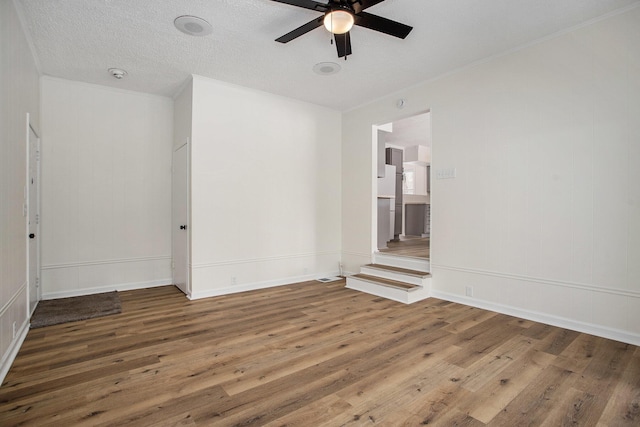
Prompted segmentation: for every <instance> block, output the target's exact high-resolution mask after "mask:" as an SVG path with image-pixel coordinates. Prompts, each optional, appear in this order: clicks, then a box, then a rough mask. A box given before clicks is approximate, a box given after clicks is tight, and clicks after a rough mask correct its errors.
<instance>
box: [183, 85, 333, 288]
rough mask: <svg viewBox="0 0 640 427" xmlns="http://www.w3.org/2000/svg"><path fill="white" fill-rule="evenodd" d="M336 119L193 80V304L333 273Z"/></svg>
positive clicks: (262, 95)
mask: <svg viewBox="0 0 640 427" xmlns="http://www.w3.org/2000/svg"><path fill="white" fill-rule="evenodd" d="M340 132H341V118H340V113H339V112H337V111H332V110H328V109H326V108H322V107H318V106H315V105H311V104H307V103H303V102H299V101H294V100H291V99H287V98H283V97H279V96H275V95H271V94H268V93H265V92H259V91H255V90H251V89H247V88H242V87H238V86H234V85H230V84H224V83H221V82H218V81H215V80H210V79H207V78H204V77H200V76H194V78H193V128H192V137H193V140H192V147H191V156H192V158H191V224H190V228H191V262H192V276H191V285H192V297H193V298H201V297H206V296H213V295H219V294H224V293H231V292H240V291H245V290H250V289H256V288H261V287H266V286H274V285H281V284H286V283H293V282H298V281H302V280H309V279H313V278H318V277H323V276H325V275H329V274H337V272H338V269H339V267H338V264H339V262H340V243H341V242H340V228H341V226H340V221H341V220H340V212H341V195H340V168H341V159H340Z"/></svg>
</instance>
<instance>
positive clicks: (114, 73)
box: [109, 68, 127, 80]
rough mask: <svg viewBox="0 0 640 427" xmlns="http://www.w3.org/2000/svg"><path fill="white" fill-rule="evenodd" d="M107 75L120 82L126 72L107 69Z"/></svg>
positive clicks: (118, 69) (117, 69)
mask: <svg viewBox="0 0 640 427" xmlns="http://www.w3.org/2000/svg"><path fill="white" fill-rule="evenodd" d="M109 74H111V75H112V76H113V77H115V78H116V79H118V80H122V79H123V78H124V76H126V75H127V72H126V71H125V70H121V69H120V68H109Z"/></svg>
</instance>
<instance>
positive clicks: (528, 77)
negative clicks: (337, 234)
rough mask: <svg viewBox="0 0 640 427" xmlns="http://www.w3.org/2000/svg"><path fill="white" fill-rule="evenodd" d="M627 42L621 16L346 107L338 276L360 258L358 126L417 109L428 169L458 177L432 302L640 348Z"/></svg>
mask: <svg viewBox="0 0 640 427" xmlns="http://www.w3.org/2000/svg"><path fill="white" fill-rule="evenodd" d="M639 46H640V8H635V9H632V10H629V11H627V12H625V13H623V14H619V15H616V16H613V17H609V18H608V19H605V20H602V21H599V22H595V23H592V24H591V25H589V26H585V27H582V28H577V29H574V30H573V31H569V32H567V33H564V34H562V35H558V36H557V37H555V38H551V39H547V40H545V41H542V42H540V43H538V44H535V45H532V46H529V47H526V48H524V49H522V50H519V51H517V52H513V53H511V54H509V55H505V56H502V57H499V58H494V59H492V60H490V61H488V62H484V63H481V64H478V65H476V66H473V67H470V68H467V69H464V70H461V71H459V72H457V73H455V74H452V75H450V76H447V77H444V78H442V79H439V80H437V81H433V82H428V83H425V84H423V85H420V86H417V87H414V88H411V89H407V90H406V91H403V92H399V93H397V94H395V95H393V96H389V97H387V98H385V99H381V100H379V101H377V102H375V103H372V104H370V105H367V106H363V107H361V108H358V109H356V110H353V111H350V112H348V113H346V114H345V115H344V117H343V151H342V153H343V207H344V212H343V242H344V243H343V257H344V262H345V267H346V268H347V269H348V270H349V271H357V269H358V267H359V265H360V264H362V263H364V262H367V261H368V258H370V254H369V253H368V252H369V251H368V248H370V247H371V244H370V240H371V236H370V233H369V230H370V221H371V202H372V201H371V200H370V199H368V198H367V194H370V191H371V190H370V189H371V186H372V176H373V175H372V173H371V154H372V147H371V126H372V124H376V123H386V122H389V121H393V120H397V119H399V118H403V117H407V116H410V115H413V114H416V113H419V112H421V111H424V110H426V109H431V113H432V123H433V147H432V155H433V158H432V168H434V171H437V170H438V169H445V168H452V167H455V168H456V169H457V178H455V179H446V180H434V181H433V182H432V199H431V200H432V227H433V228H432V240H431V245H432V246H431V265H432V272H433V287H434V290H435V295H436V296H439V297H442V298H446V299H450V300H455V301H461V302H465V303H468V304H471V305H477V306H482V307H487V308H490V309H494V310H497V311H502V312H507V313H513V314H516V315H520V316H523V317H528V318H533V319H536V320H541V321H545V322H548V323H553V324H558V325H563V326H568V327H570V328H573V329H578V330H583V331H588V332H592V333H596V334H599V335H603V336H608V337H613V338H617V339H620V340H624V341H627V342H632V343H635V344H640V168H639V167H638V165H640V120H638V117H640V48H639ZM398 98H405V99H406V100H407V105H408V107H407V108H405V109H404V110H397V109H396V108H394V105H395V100H396V99H398ZM434 175H435V174H434ZM466 286H471V287H473V292H474V296H473V298H466V297H465V296H464V295H465V287H466Z"/></svg>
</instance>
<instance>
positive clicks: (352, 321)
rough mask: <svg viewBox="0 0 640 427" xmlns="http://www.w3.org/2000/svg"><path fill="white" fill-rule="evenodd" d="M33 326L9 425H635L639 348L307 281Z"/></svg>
mask: <svg viewBox="0 0 640 427" xmlns="http://www.w3.org/2000/svg"><path fill="white" fill-rule="evenodd" d="M121 298H122V305H123V313H122V314H119V315H114V316H109V317H104V318H100V319H92V320H87V321H82V322H75V323H69V324H66V325H57V326H50V327H46V328H41V329H35V330H31V331H30V332H29V335H28V336H27V339H26V341H25V343H24V345H23V347H22V349H21V350H20V353H19V355H18V357H17V359H16V361H15V363H14V365H13V367H12V368H11V371H10V372H9V374H8V376H7V377H6V380H5V383H4V384H2V387H1V388H0V425H2V426H17V425H34V426H45V425H56V426H76V425H87V426H103V425H104V426H107V425H108V426H124V425H134V426H173V425H181V426H190V425H197V426H211V425H220V426H305V427H307V426H325V425H326V426H369V425H383V426H418V425H444V426H453V425H465V426H483V425H491V426H521V425H534V426H563V425H567V426H568V425H572V426H573V425H585V426H595V425H598V426H625V425H628V426H632V425H633V426H638V425H640V408H639V404H640V350H639V349H638V347H635V346H632V345H627V344H623V343H620V342H615V341H610V340H606V339H603V338H597V337H594V336H590V335H586V334H581V333H577V332H572V331H568V330H565V329H560V328H556V327H551V326H546V325H543V324H539V323H535V322H531V321H526V320H521V319H517V318H514V317H510V316H506V315H501V314H496V313H492V312H489V311H485V310H480V309H476V308H472V307H467V306H463V305H460V304H455V303H450V302H446V301H442V300H437V299H428V300H425V301H422V302H419V303H415V304H412V305H409V306H407V305H403V304H400V303H396V302H393V301H388V300H384V299H380V298H377V297H374V296H371V295H368V294H364V293H359V292H356V291H352V290H349V289H346V288H345V287H344V282H343V281H340V282H333V283H328V284H322V283H319V282H306V283H302V284H298V285H291V286H284V287H278V288H272V289H268V290H262V291H254V292H249V293H243V294H235V295H230V296H224V297H217V298H210V299H205V300H198V301H192V302H190V301H188V300H187V299H186V298H185V297H184V296H183V295H182V294H181V293H180V292H179V291H177V290H176V289H175V288H173V287H163V288H155V289H149V290H140V291H128V292H122V293H121Z"/></svg>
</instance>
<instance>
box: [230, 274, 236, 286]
mask: <svg viewBox="0 0 640 427" xmlns="http://www.w3.org/2000/svg"><path fill="white" fill-rule="evenodd" d="M231 284H232V285H235V284H236V276H231Z"/></svg>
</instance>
